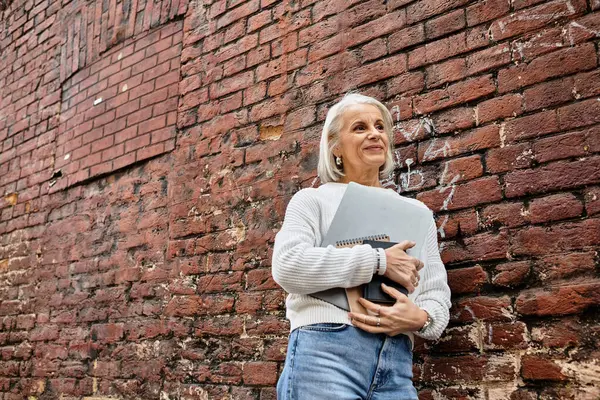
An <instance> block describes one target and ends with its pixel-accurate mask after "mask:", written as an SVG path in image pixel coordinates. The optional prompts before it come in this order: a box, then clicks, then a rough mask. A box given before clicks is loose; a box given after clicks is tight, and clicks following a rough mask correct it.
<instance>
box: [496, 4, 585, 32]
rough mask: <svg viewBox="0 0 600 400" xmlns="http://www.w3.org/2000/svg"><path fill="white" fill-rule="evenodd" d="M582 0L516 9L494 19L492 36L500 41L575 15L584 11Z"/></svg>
mask: <svg viewBox="0 0 600 400" xmlns="http://www.w3.org/2000/svg"><path fill="white" fill-rule="evenodd" d="M585 8H586V3H585V1H582V0H576V1H572V2H570V1H566V0H555V1H550V2H547V3H546V4H542V5H540V6H537V7H533V8H528V9H526V10H522V11H518V12H516V13H514V14H511V15H510V16H508V17H505V18H502V19H499V20H496V21H494V23H493V24H492V26H491V28H490V29H491V33H492V37H493V38H494V40H495V41H500V40H502V39H506V38H508V37H512V36H516V35H519V34H522V33H525V32H529V31H532V30H535V29H539V28H541V27H543V26H545V25H549V24H551V23H552V22H553V21H556V20H557V19H559V18H564V17H568V16H572V15H577V14H579V13H582V12H584V11H585Z"/></svg>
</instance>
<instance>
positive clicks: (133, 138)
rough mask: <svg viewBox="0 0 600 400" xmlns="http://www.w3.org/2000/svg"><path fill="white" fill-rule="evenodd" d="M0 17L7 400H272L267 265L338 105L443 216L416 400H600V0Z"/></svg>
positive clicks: (392, 2)
mask: <svg viewBox="0 0 600 400" xmlns="http://www.w3.org/2000/svg"><path fill="white" fill-rule="evenodd" d="M63 3H64V4H63ZM4 8H6V9H4ZM0 10H2V11H0V146H1V147H0V149H1V153H0V194H1V195H2V196H3V197H2V199H0V234H1V236H0V282H1V283H0V399H2V400H13V399H22V398H24V397H25V396H30V397H29V398H33V399H40V400H41V399H54V398H60V397H61V396H64V397H65V398H77V399H79V398H89V399H98V398H106V397H108V396H112V397H113V398H144V399H228V398H229V399H255V400H257V399H260V400H267V399H274V398H275V392H274V384H275V382H276V379H277V375H278V373H279V371H280V370H281V368H282V363H283V361H284V356H285V347H286V344H287V341H286V337H287V329H288V324H287V322H286V321H285V317H284V315H285V311H284V293H283V292H282V291H281V290H280V289H278V287H277V285H276V284H275V283H274V282H273V280H272V279H271V277H270V258H271V248H272V242H273V239H274V236H275V233H276V232H277V230H278V229H279V227H280V226H281V220H282V218H283V215H284V211H285V207H286V205H287V202H288V201H289V199H290V197H291V196H292V195H293V194H294V193H295V192H296V191H298V190H299V189H300V188H301V187H306V186H310V185H311V184H313V182H314V177H315V168H316V162H317V149H318V141H319V135H320V129H321V127H322V123H323V120H324V117H325V114H326V112H327V109H328V107H329V106H330V105H331V104H333V102H335V101H336V100H337V99H338V98H339V96H340V95H341V94H342V93H344V92H345V91H347V90H350V89H359V90H360V91H361V92H363V93H366V94H369V95H372V96H374V97H377V98H379V99H381V100H383V101H385V102H386V104H387V105H388V107H389V109H390V111H391V112H392V115H393V117H394V120H395V134H396V135H395V153H396V161H397V169H396V172H395V174H394V175H393V176H392V177H391V178H390V180H389V181H387V182H386V184H387V185H388V186H389V187H390V188H392V189H394V190H396V191H398V192H399V193H401V194H403V195H406V196H410V197H416V198H418V199H420V200H422V201H424V202H425V203H426V204H427V205H429V206H430V207H431V208H432V209H433V210H434V211H435V212H436V218H437V224H438V227H439V230H438V232H439V240H440V247H441V253H442V258H443V260H444V262H445V263H446V266H447V269H448V276H449V282H450V285H451V287H452V290H453V308H452V310H451V323H450V326H449V328H448V330H447V332H446V334H445V335H444V337H443V338H442V339H440V340H439V341H437V342H433V343H425V342H422V341H418V342H417V344H416V347H415V368H414V372H415V378H416V382H415V383H416V385H417V388H418V389H419V391H420V398H422V399H440V398H447V399H482V400H483V399H487V400H491V399H510V400H530V399H531V400H533V399H538V400H541V399H544V400H546V399H556V398H561V399H563V398H564V399H584V400H585V399H597V398H598V397H599V396H600V390H599V389H598V383H599V379H600V378H599V377H598V372H597V370H598V365H599V363H600V353H599V352H598V350H597V349H598V347H599V346H600V321H599V320H598V317H597V312H598V306H599V305H600V296H599V295H598V293H599V290H600V277H599V276H598V268H599V266H600V259H599V256H598V248H599V247H600V186H599V185H600V154H599V153H600V117H599V116H600V101H599V100H600V68H598V60H599V56H600V54H599V49H598V47H599V40H600V39H599V38H600V2H599V1H598V0H588V1H587V2H586V1H585V0H554V1H545V2H544V1H539V0H512V1H510V2H509V1H507V0H502V1H498V0H487V1H468V0H444V1H441V0H416V1H410V0H388V1H385V2H384V1H356V0H344V1H337V0H335V1H334V0H297V1H281V2H278V1H273V0H250V1H243V0H228V1H226V0H219V1H209V0H206V1H189V0H171V1H167V0H119V1H117V0H103V1H100V0H91V1H88V2H85V1H82V0H72V1H70V2H59V1H57V0H29V1H25V2H11V1H0Z"/></svg>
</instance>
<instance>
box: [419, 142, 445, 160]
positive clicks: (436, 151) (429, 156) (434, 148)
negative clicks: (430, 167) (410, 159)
mask: <svg viewBox="0 0 600 400" xmlns="http://www.w3.org/2000/svg"><path fill="white" fill-rule="evenodd" d="M440 143H441V145H440ZM440 154H442V155H443V156H444V157H447V156H448V154H450V144H449V143H448V139H438V138H435V139H433V140H432V141H431V142H429V146H427V149H426V150H425V153H424V154H423V161H430V160H433V159H435V158H437V157H438V156H439V155H440Z"/></svg>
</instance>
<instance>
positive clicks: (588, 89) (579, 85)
mask: <svg viewBox="0 0 600 400" xmlns="http://www.w3.org/2000/svg"><path fill="white" fill-rule="evenodd" d="M574 80H575V82H574V88H573V91H574V92H575V98H577V99H579V98H580V96H581V97H583V98H586V97H591V96H597V95H599V94H600V69H596V70H594V71H591V72H585V73H581V74H577V75H575V77H574Z"/></svg>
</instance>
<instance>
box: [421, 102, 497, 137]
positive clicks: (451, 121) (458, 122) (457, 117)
mask: <svg viewBox="0 0 600 400" xmlns="http://www.w3.org/2000/svg"><path fill="white" fill-rule="evenodd" d="M475 123H476V120H475V110H474V109H473V108H471V107H460V108H453V109H451V110H448V111H444V112H442V113H436V114H435V115H434V116H433V124H434V126H435V132H436V133H439V134H444V133H450V132H456V131H459V130H463V129H467V128H471V127H472V126H474V125H475ZM497 129H498V128H497V127H495V126H487V127H484V128H481V131H482V132H484V131H497Z"/></svg>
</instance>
